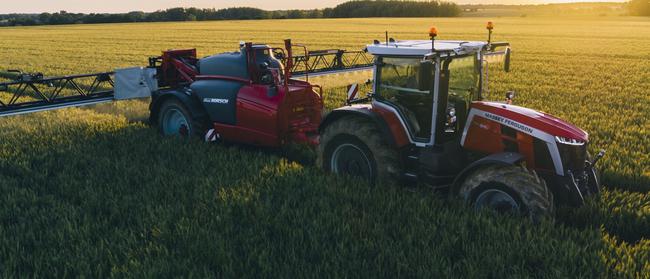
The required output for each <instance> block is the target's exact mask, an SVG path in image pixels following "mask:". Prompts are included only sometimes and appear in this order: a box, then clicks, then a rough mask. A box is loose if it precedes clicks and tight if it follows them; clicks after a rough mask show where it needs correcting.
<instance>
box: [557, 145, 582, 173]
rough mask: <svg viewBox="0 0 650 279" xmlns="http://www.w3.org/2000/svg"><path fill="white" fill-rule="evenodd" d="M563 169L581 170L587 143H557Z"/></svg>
mask: <svg viewBox="0 0 650 279" xmlns="http://www.w3.org/2000/svg"><path fill="white" fill-rule="evenodd" d="M557 145H558V149H559V151H560V158H562V165H563V166H564V170H573V171H583V170H584V168H585V160H587V144H586V143H585V144H583V145H569V144H562V143H558V144H557Z"/></svg>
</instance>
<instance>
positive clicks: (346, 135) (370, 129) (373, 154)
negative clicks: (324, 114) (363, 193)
mask: <svg viewBox="0 0 650 279" xmlns="http://www.w3.org/2000/svg"><path fill="white" fill-rule="evenodd" d="M386 142H387V141H386V139H384V138H383V137H382V134H381V132H380V131H379V129H378V127H377V126H376V125H375V123H373V122H371V121H369V120H366V119H363V118H360V117H355V116H348V117H343V118H341V119H339V120H337V121H335V122H334V123H332V124H330V125H328V126H327V127H325V129H324V131H323V132H322V133H321V136H320V144H319V146H318V159H317V163H318V165H319V166H320V167H321V168H322V169H323V170H325V171H328V172H332V173H335V174H341V175H348V176H355V177H361V178H363V179H365V180H367V181H368V183H369V184H371V185H374V184H376V183H394V182H396V181H397V179H398V178H399V173H400V169H401V165H400V161H399V154H398V152H397V150H395V148H393V147H391V146H390V145H389V144H387V143H386Z"/></svg>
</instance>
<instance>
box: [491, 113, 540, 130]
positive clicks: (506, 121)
mask: <svg viewBox="0 0 650 279" xmlns="http://www.w3.org/2000/svg"><path fill="white" fill-rule="evenodd" d="M485 117H487V118H488V119H492V120H494V121H497V122H500V123H503V124H505V125H507V126H510V127H514V128H515V129H517V130H521V131H524V132H526V133H529V134H532V133H533V128H531V127H528V126H526V125H524V124H521V123H519V122H516V121H513V120H510V119H508V118H505V117H502V116H498V115H494V114H491V113H487V112H486V113H485Z"/></svg>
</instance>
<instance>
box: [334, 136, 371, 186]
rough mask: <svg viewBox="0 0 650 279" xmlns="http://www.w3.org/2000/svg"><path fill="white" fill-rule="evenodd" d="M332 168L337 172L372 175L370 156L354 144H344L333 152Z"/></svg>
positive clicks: (352, 174) (351, 174)
mask: <svg viewBox="0 0 650 279" xmlns="http://www.w3.org/2000/svg"><path fill="white" fill-rule="evenodd" d="M331 170H332V172H333V173H336V174H345V175H349V176H357V177H363V178H366V179H370V178H371V177H372V166H371V165H370V160H369V159H368V156H366V154H365V153H364V152H363V151H362V150H361V149H360V148H359V147H357V146H356V145H354V144H349V143H346V144H342V145H339V146H338V147H336V149H335V150H334V152H333V153H332V160H331Z"/></svg>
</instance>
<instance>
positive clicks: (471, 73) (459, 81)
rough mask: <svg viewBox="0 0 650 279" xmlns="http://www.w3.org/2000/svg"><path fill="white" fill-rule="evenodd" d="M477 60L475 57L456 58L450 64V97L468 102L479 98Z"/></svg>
mask: <svg viewBox="0 0 650 279" xmlns="http://www.w3.org/2000/svg"><path fill="white" fill-rule="evenodd" d="M476 63H477V60H476V57H474V56H473V55H470V56H465V57H459V58H454V59H453V60H451V63H450V64H449V95H450V97H452V96H453V97H460V98H462V99H466V100H467V101H468V102H470V101H471V100H472V97H473V96H477V94H478V87H479V73H478V70H477V69H478V67H477V65H476Z"/></svg>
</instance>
